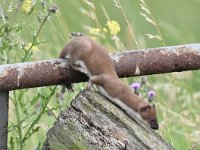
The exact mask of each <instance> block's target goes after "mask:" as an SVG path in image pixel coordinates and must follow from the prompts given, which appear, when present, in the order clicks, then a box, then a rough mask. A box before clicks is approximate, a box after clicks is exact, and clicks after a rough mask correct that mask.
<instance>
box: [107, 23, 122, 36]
mask: <svg viewBox="0 0 200 150" xmlns="http://www.w3.org/2000/svg"><path fill="white" fill-rule="evenodd" d="M106 26H107V27H108V29H109V30H110V34H111V35H116V34H117V33H118V32H119V31H120V26H119V24H118V22H117V21H114V20H111V21H107V23H106Z"/></svg>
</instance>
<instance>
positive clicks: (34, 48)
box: [25, 43, 39, 51]
mask: <svg viewBox="0 0 200 150" xmlns="http://www.w3.org/2000/svg"><path fill="white" fill-rule="evenodd" d="M31 45H32V43H28V45H27V46H26V47H25V50H29V48H30V47H31ZM38 50H39V49H38V47H37V46H33V47H32V48H31V51H38Z"/></svg>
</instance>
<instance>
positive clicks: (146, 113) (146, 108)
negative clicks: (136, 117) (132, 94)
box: [137, 103, 159, 130]
mask: <svg viewBox="0 0 200 150" xmlns="http://www.w3.org/2000/svg"><path fill="white" fill-rule="evenodd" d="M137 109H138V110H137V111H138V113H139V114H140V116H141V117H142V119H143V120H144V121H146V122H147V123H148V124H149V125H150V127H151V128H152V129H154V130H157V129H158V128H159V125H158V120H157V116H156V109H155V105H154V104H148V103H141V104H140V105H139V106H138V108H137Z"/></svg>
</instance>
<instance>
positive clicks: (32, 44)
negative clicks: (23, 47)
mask: <svg viewBox="0 0 200 150" xmlns="http://www.w3.org/2000/svg"><path fill="white" fill-rule="evenodd" d="M49 15H50V13H48V14H47V15H46V16H45V18H44V20H43V21H42V23H41V25H40V27H39V29H38V31H37V33H36V35H35V36H33V42H32V43H31V46H30V47H29V48H28V50H27V51H26V54H25V56H24V58H23V59H22V62H24V61H26V59H28V55H29V54H30V52H31V49H32V48H33V46H34V45H35V42H36V39H37V37H38V36H39V34H40V32H41V30H42V28H43V26H44V23H45V22H46V21H47V19H48V17H49Z"/></svg>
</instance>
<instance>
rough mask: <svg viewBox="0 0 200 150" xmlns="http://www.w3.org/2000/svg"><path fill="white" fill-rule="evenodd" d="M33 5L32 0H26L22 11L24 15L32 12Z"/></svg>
mask: <svg viewBox="0 0 200 150" xmlns="http://www.w3.org/2000/svg"><path fill="white" fill-rule="evenodd" d="M32 7H33V3H32V0H24V2H23V4H22V7H21V10H22V13H24V14H29V13H30V12H31V11H32Z"/></svg>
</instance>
